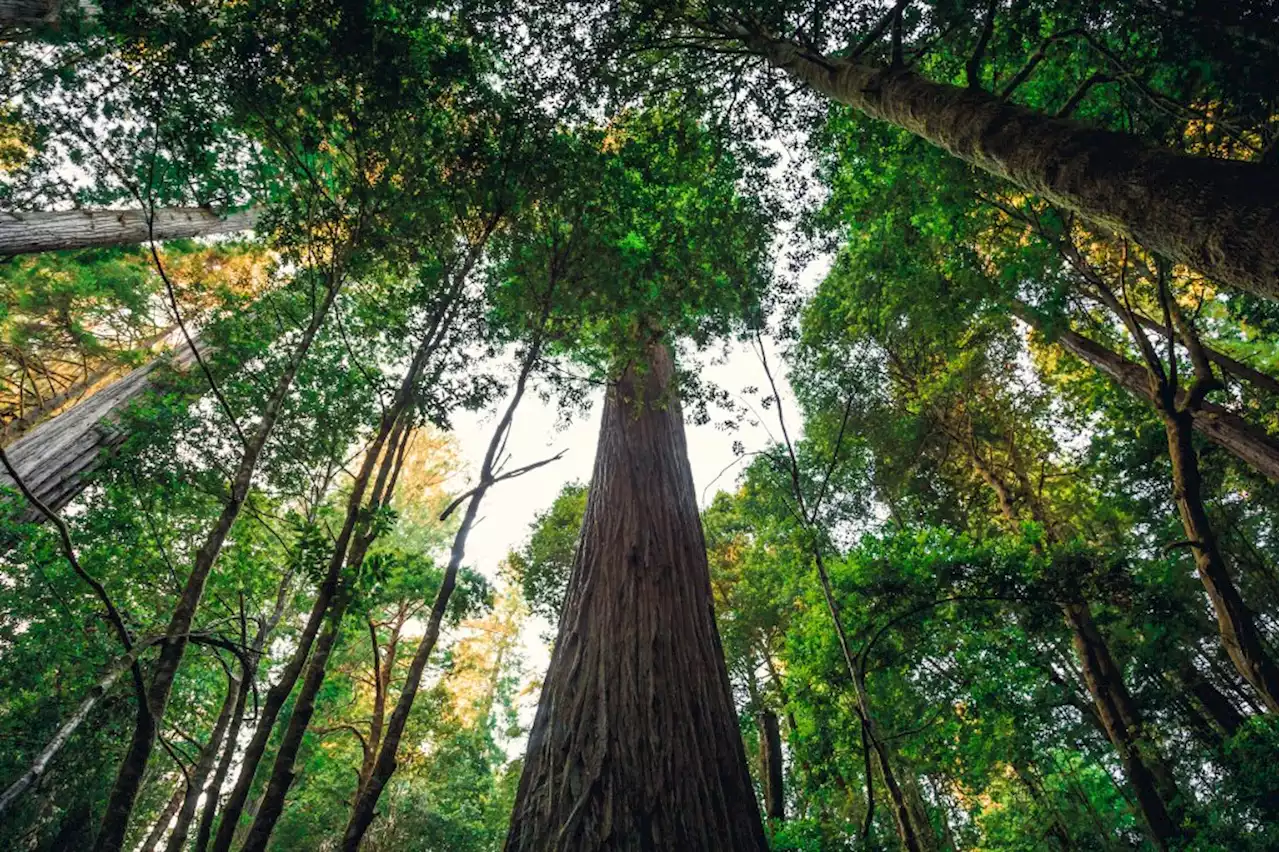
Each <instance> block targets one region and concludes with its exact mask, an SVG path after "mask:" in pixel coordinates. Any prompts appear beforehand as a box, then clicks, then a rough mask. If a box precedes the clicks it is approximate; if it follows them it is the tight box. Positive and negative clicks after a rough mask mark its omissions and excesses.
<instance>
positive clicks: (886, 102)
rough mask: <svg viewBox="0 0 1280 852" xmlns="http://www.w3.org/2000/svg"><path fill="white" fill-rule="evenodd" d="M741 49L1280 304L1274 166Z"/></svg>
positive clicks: (841, 62) (762, 38)
mask: <svg viewBox="0 0 1280 852" xmlns="http://www.w3.org/2000/svg"><path fill="white" fill-rule="evenodd" d="M734 35H736V36H738V37H739V38H741V39H742V41H743V42H744V43H745V44H746V46H747V47H748V49H750V50H753V51H755V52H756V53H758V54H760V55H761V56H763V57H764V58H765V59H767V60H768V61H769V63H770V64H772V65H773V66H775V67H777V68H780V69H782V70H784V71H786V72H787V73H788V74H790V75H791V76H792V77H794V78H795V79H797V80H799V81H800V82H802V83H804V84H805V85H807V86H809V87H810V88H812V89H813V90H814V91H816V92H818V93H820V94H822V95H825V96H826V97H828V98H830V99H831V100H834V101H836V102H838V103H842V104H847V105H848V106H851V107H853V108H854V109H856V110H858V111H859V112H862V113H863V114H865V115H867V116H869V117H871V118H875V119H879V120H881V121H885V122H888V123H889V124H892V125H894V126H896V127H899V128H902V129H903V130H906V131H907V132H909V133H912V134H914V135H916V136H918V137H920V138H921V139H923V140H925V141H927V142H929V143H930V144H932V145H935V146H937V147H939V148H941V149H943V150H945V151H947V152H949V153H951V154H953V155H954V156H956V157H959V158H960V159H962V160H964V161H965V162H968V163H970V164H972V165H974V166H977V167H978V168H980V169H982V170H983V171H986V172H988V173H990V174H992V175H995V176H997V177H1000V178H1004V179H1005V180H1008V181H1009V182H1010V183H1012V184H1014V185H1016V186H1019V187H1021V188H1022V189H1025V190H1028V191H1030V192H1033V193H1035V194H1036V195H1039V196H1040V197H1041V198H1044V199H1045V200H1047V201H1050V202H1052V203H1054V204H1057V205H1059V206H1061V207H1064V208H1066V209H1068V210H1072V211H1075V212H1076V213H1079V214H1080V215H1081V216H1083V217H1084V218H1086V219H1088V220H1090V221H1092V222H1094V223H1095V224H1097V225H1101V226H1103V227H1105V228H1108V229H1110V230H1112V231H1115V232H1117V233H1119V234H1123V235H1125V236H1128V237H1131V238H1132V239H1134V240H1136V241H1137V242H1139V243H1141V244H1142V245H1143V246H1145V247H1146V248H1148V249H1149V250H1151V251H1153V252H1156V253H1158V254H1161V255H1163V256H1165V257H1168V258H1170V259H1172V260H1174V261H1176V262H1179V263H1185V264H1187V265H1188V266H1190V267H1192V268H1193V269H1196V270H1198V271H1200V272H1203V273H1204V274H1205V275H1207V276H1209V277H1210V278H1211V279H1213V280H1214V281H1218V282H1220V283H1223V284H1227V285H1230V286H1232V287H1235V288H1237V289H1239V290H1243V291H1244V292H1247V293H1252V294H1253V295H1255V296H1260V297H1262V298H1265V299H1269V300H1271V301H1272V302H1275V301H1277V300H1280V290H1278V288H1277V280H1278V278H1280V252H1278V251H1277V245H1276V240H1275V234H1276V230H1277V226H1278V225H1280V218H1278V217H1277V209H1276V194H1275V187H1276V184H1277V171H1276V169H1275V167H1273V166H1267V165H1262V164H1256V163H1246V162H1241V161H1237V160H1221V159H1214V158H1210V157H1194V156H1189V155H1186V154H1180V153H1177V152H1175V151H1172V150H1170V149H1168V148H1163V147H1159V146H1155V145H1151V144H1149V143H1147V142H1145V141H1144V140H1142V139H1140V138H1138V137H1136V136H1131V135H1128V134H1124V133H1117V132H1113V131H1108V130H1102V129H1099V128H1095V127H1090V126H1087V125H1085V124H1081V123H1079V122H1076V121H1071V120H1068V119H1059V118H1051V117H1049V116H1047V115H1044V114H1043V113H1038V112H1035V111H1033V110H1030V109H1027V108H1025V107H1021V106H1018V105H1016V104H1013V103H1010V102H1009V101H1007V100H1003V99H1001V98H999V97H997V96H995V95H993V94H991V93H989V92H986V91H984V90H982V89H978V88H961V87H959V86H953V85H950V84H946V83H935V82H933V81H930V80H927V79H925V78H924V77H922V76H921V75H919V74H917V73H915V72H914V71H911V70H909V69H905V68H885V67H880V66H875V65H868V64H863V63H861V62H858V61H856V60H853V61H851V60H848V59H842V58H839V57H834V56H822V55H820V54H816V53H813V52H811V51H809V50H807V49H806V48H804V47H802V46H801V45H799V44H797V43H795V42H793V41H790V40H787V39H781V38H775V37H772V36H770V35H769V34H768V33H763V32H749V31H746V30H740V31H738V32H735V33H734Z"/></svg>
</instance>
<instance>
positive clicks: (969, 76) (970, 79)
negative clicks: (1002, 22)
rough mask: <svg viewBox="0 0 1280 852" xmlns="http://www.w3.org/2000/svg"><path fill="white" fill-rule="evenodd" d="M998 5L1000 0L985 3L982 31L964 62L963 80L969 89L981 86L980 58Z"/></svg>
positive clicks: (985, 51)
mask: <svg viewBox="0 0 1280 852" xmlns="http://www.w3.org/2000/svg"><path fill="white" fill-rule="evenodd" d="M999 5H1000V0H989V2H988V3H987V12H986V15H985V16H984V17H983V20H982V32H981V34H980V35H979V36H978V44H977V46H976V47H974V49H973V55H972V56H970V57H969V61H968V62H966V63H965V66H964V74H965V81H966V82H967V84H968V86H969V88H970V89H980V88H982V60H983V59H985V58H986V55H987V44H988V43H989V42H990V41H991V33H992V31H993V30H994V29H995V25H996V8H997V7H998V6H999Z"/></svg>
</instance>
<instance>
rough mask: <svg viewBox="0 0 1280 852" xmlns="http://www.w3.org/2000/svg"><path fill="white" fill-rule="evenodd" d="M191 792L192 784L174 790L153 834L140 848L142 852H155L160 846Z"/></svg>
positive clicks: (180, 785)
mask: <svg viewBox="0 0 1280 852" xmlns="http://www.w3.org/2000/svg"><path fill="white" fill-rule="evenodd" d="M190 791H191V785H190V784H179V785H178V786H177V788H175V789H174V791H173V795H171V796H170V797H169V802H168V804H166V805H165V806H164V810H162V811H160V816H158V817H156V821H155V824H154V825H152V826H151V832H150V833H149V834H148V835H147V838H146V840H143V841H142V845H141V846H140V847H138V849H139V850H140V852H155V850H156V848H157V847H158V846H159V845H160V839H161V838H162V837H164V833H165V832H166V831H168V830H169V823H171V822H173V815H174V814H176V813H177V812H178V808H179V807H180V806H181V805H182V800H183V799H184V798H185V797H186V795H187V793H189V792H190Z"/></svg>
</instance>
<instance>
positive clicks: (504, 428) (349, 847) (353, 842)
mask: <svg viewBox="0 0 1280 852" xmlns="http://www.w3.org/2000/svg"><path fill="white" fill-rule="evenodd" d="M540 346H541V335H540V334H539V335H538V337H537V338H535V340H534V341H533V342H532V343H531V344H530V346H529V349H528V351H527V352H526V353H525V355H524V359H523V361H522V363H521V365H520V375H519V377H518V378H517V379H516V386H515V390H514V392H513V394H512V397H511V401H510V402H509V403H508V404H507V408H506V410H505V411H504V412H503V414H502V417H501V418H500V419H499V420H498V424H497V426H495V427H494V430H493V437H492V438H490V440H489V446H488V449H486V450H485V455H484V460H483V461H482V462H481V464H480V481H479V483H478V484H477V485H476V487H475V488H474V489H473V490H472V492H471V494H470V497H469V498H468V500H467V509H466V512H465V514H464V515H463V517H462V523H461V524H459V525H458V531H457V532H456V533H455V534H454V537H453V546H452V548H451V549H450V552H449V564H448V566H447V567H446V568H445V571H444V576H443V577H442V578H441V580H440V588H439V589H438V590H437V591H436V598H435V601H434V602H433V603H432V605H431V614H430V615H429V616H428V617H427V627H426V630H425V631H424V632H423V634H422V638H421V639H420V640H419V641H418V647H417V649H416V650H415V651H414V654H413V659H412V661H410V663H409V670H408V672H406V673H405V679H404V685H403V686H402V687H401V688H400V696H399V697H398V698H397V699H396V706H395V709H394V710H392V712H391V718H390V719H389V720H388V721H387V726H386V731H385V733H383V735H382V742H381V743H380V745H379V746H378V748H377V753H378V756H377V758H376V760H375V761H374V764H373V771H372V772H371V773H370V774H369V778H368V781H367V782H366V783H364V784H362V785H361V787H360V790H359V793H358V795H357V796H356V803H355V806H354V807H353V808H352V809H351V818H350V819H349V820H348V822H347V827H346V830H345V831H344V832H343V838H342V849H343V850H344V852H356V850H357V849H359V848H360V842H361V840H362V839H363V838H364V833H365V832H366V831H367V830H368V829H369V825H370V824H371V823H372V822H373V818H374V816H376V814H377V811H376V809H377V806H378V799H379V798H381V796H382V791H383V790H384V789H385V788H386V786H387V782H388V781H390V780H391V776H392V774H393V773H394V772H395V770H396V753H397V752H398V751H399V750H400V740H401V738H402V737H403V736H404V729H405V726H406V725H407V724H408V722H409V713H410V712H411V711H412V710H413V703H414V700H415V699H416V697H417V695H418V687H419V686H420V685H421V683H422V673H423V671H424V670H425V669H426V666H427V661H428V660H429V659H430V658H431V653H432V652H433V651H434V650H435V646H436V641H437V640H438V639H439V637H440V627H441V625H442V624H443V623H444V617H445V613H446V612H447V611H448V608H449V598H450V597H451V596H452V595H453V590H454V588H455V586H456V585H457V581H458V569H460V568H461V567H462V559H463V557H464V556H465V555H466V549H467V538H468V536H469V535H470V534H471V528H472V527H473V526H474V525H475V520H476V515H477V513H478V512H479V511H480V503H481V501H482V500H484V495H485V494H486V493H487V492H488V490H489V489H490V488H491V487H492V486H493V485H494V483H495V482H496V479H495V470H494V467H495V465H496V464H497V462H498V460H499V459H498V456H499V454H500V453H501V452H502V447H503V446H504V445H505V444H506V441H507V436H508V434H509V433H510V430H511V423H512V419H513V418H514V417H515V413H516V408H517V407H518V406H519V405H520V401H521V399H523V398H524V392H525V388H526V387H527V385H528V381H529V376H530V374H531V373H532V372H533V367H534V364H535V363H536V362H537V359H538V354H539V350H540ZM371 748H372V746H371ZM245 852H251V850H250V849H249V846H248V844H246V846H245Z"/></svg>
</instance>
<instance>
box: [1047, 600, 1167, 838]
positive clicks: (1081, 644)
mask: <svg viewBox="0 0 1280 852" xmlns="http://www.w3.org/2000/svg"><path fill="white" fill-rule="evenodd" d="M1063 613H1064V615H1065V616H1066V620H1067V625H1068V626H1069V627H1070V628H1071V639H1072V643H1073V644H1074V645H1075V649H1076V654H1077V656H1079V658H1080V664H1081V667H1082V669H1083V671H1084V679H1085V685H1086V686H1087V687H1088V688H1089V694H1090V695H1091V696H1092V697H1093V701H1094V706H1095V707H1097V708H1098V715H1099V717H1100V718H1101V719H1102V724H1103V726H1104V728H1105V729H1106V732H1107V737H1108V739H1110V740H1111V743H1112V745H1113V746H1115V749H1116V751H1117V752H1118V753H1119V755H1120V761H1121V763H1122V764H1123V765H1124V770H1125V775H1126V776H1127V777H1128V779H1129V783H1130V784H1131V785H1133V789H1134V793H1135V794H1136V795H1137V797H1138V806H1139V808H1140V809H1141V811H1142V815H1143V818H1144V819H1145V820H1146V822H1147V826H1148V828H1149V829H1150V834H1151V838H1152V839H1153V840H1154V841H1155V843H1156V845H1157V846H1158V847H1159V848H1161V849H1167V848H1169V846H1170V844H1173V845H1175V846H1176V845H1177V844H1178V843H1180V842H1181V841H1182V840H1184V839H1185V838H1186V836H1187V835H1186V832H1185V830H1184V828H1183V813H1182V805H1181V797H1180V795H1179V793H1178V788H1177V784H1176V783H1175V782H1174V779H1173V775H1172V774H1171V773H1170V772H1169V769H1168V767H1167V766H1166V764H1165V762H1164V759H1163V758H1162V757H1161V756H1160V755H1159V752H1158V750H1157V747H1156V745H1155V743H1154V742H1152V741H1151V739H1150V738H1149V737H1148V736H1147V734H1146V732H1145V730H1144V726H1143V722H1142V719H1141V717H1140V716H1139V714H1138V710H1137V707H1136V706H1135V705H1134V703H1133V698H1132V697H1131V696H1130V695H1129V690H1128V689H1127V688H1126V687H1125V684H1124V675H1123V673H1122V672H1121V671H1120V669H1119V668H1118V667H1117V666H1116V664H1115V661H1114V660H1113V659H1112V657H1111V652H1110V650H1109V649H1108V647H1107V645H1106V642H1105V640H1103V638H1102V635H1101V634H1100V633H1098V629H1097V627H1096V625H1094V623H1093V615H1092V613H1091V612H1090V609H1089V605H1088V604H1087V603H1073V604H1068V605H1066V606H1064V607H1063Z"/></svg>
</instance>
